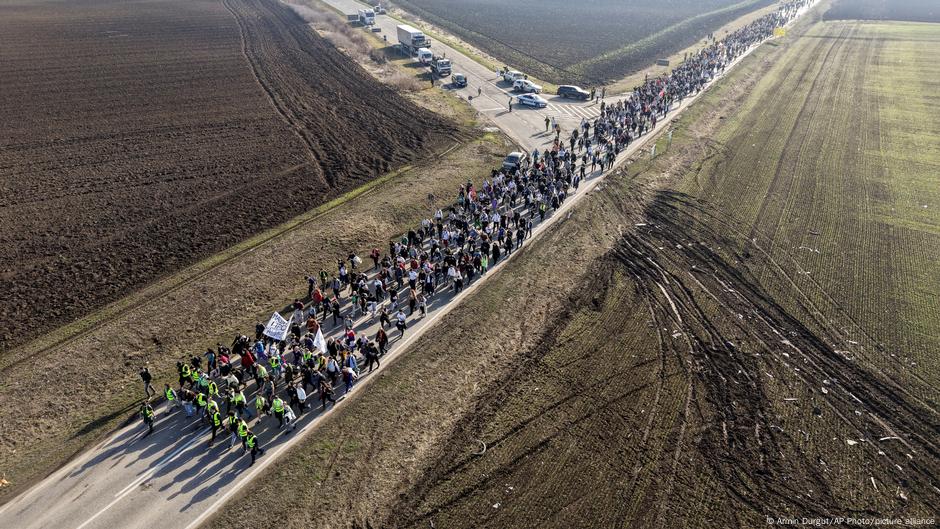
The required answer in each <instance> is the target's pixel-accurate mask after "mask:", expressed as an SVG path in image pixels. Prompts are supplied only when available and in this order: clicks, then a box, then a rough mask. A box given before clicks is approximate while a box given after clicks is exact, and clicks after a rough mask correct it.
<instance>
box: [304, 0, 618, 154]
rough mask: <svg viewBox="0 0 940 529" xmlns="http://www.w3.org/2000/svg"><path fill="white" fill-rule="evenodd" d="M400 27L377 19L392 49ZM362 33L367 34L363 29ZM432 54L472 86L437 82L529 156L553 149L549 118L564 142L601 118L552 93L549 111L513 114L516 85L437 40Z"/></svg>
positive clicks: (353, 5) (517, 109) (344, 1)
mask: <svg viewBox="0 0 940 529" xmlns="http://www.w3.org/2000/svg"><path fill="white" fill-rule="evenodd" d="M322 1H324V2H325V3H327V4H329V5H331V6H333V7H335V8H336V9H339V10H340V11H342V12H343V13H347V14H354V13H356V11H358V10H359V9H361V8H363V7H366V4H363V3H361V2H358V1H356V0H322ZM399 24H401V22H400V21H398V20H397V19H395V18H392V17H390V16H388V15H376V17H375V27H376V28H379V29H381V30H382V31H381V32H380V33H378V34H379V35H384V36H386V37H388V43H389V45H393V44H397V43H398V31H397V29H396V28H397V26H398V25H399ZM362 31H366V30H365V29H363V30H362ZM431 51H433V52H434V54H435V55H443V56H445V57H447V58H448V59H450V60H451V63H452V67H453V71H454V73H462V74H464V75H466V76H467V81H468V84H467V87H466V88H459V89H458V88H454V87H452V86H451V85H450V79H451V78H450V77H446V78H444V79H442V80H438V81H435V82H436V83H437V84H438V85H439V86H441V87H442V88H443V89H444V90H453V91H455V92H457V93H458V94H459V95H460V97H461V98H463V99H465V100H469V101H470V104H471V105H472V106H473V108H475V109H476V110H477V111H478V112H480V113H481V114H483V115H485V116H487V117H488V118H490V119H491V120H492V121H493V122H495V123H496V124H497V125H498V126H499V128H500V129H502V131H503V132H504V133H506V135H507V136H509V137H510V138H512V139H513V140H515V141H516V143H518V144H519V145H521V146H522V147H523V148H525V149H526V150H527V151H528V152H532V150H533V149H535V148H538V149H539V150H544V149H545V148H546V147H550V146H551V144H552V140H553V139H554V134H552V133H546V132H545V118H546V117H548V118H549V119H551V118H555V119H556V121H557V122H558V123H559V124H560V125H561V128H562V138H567V137H568V135H569V134H570V133H571V131H572V130H574V128H575V127H577V126H578V125H580V123H581V120H582V119H588V120H592V119H595V118H597V116H598V115H600V103H599V102H585V101H575V100H571V99H565V98H562V97H558V96H557V95H555V94H548V93H542V94H540V95H541V96H542V97H543V98H545V99H546V100H547V101H548V107H547V108H543V109H536V108H533V107H528V106H523V105H520V104H518V103H517V102H514V103H513V105H512V106H513V110H512V112H509V111H508V107H509V98H510V97H513V96H516V95H518V94H516V93H514V92H512V90H511V88H512V85H510V84H509V83H507V82H505V81H502V80H501V79H500V78H498V77H497V75H496V71H495V70H490V69H488V68H485V67H484V66H483V65H481V64H480V63H478V62H476V61H475V60H473V59H471V58H470V57H467V56H466V55H463V54H462V53H460V52H458V51H456V50H454V49H453V48H451V47H449V46H447V45H446V44H444V43H442V42H440V41H437V40H434V39H433V38H431ZM414 66H415V68H421V69H422V70H423V71H427V67H424V66H421V65H420V63H418V62H417V59H415V65H414ZM523 73H525V72H523ZM477 89H480V90H482V94H481V95H480V96H479V97H478V96H477ZM586 89H587V90H590V87H586ZM623 97H626V96H623V95H621V96H619V97H616V98H614V97H608V98H607V99H606V102H607V103H608V104H610V103H616V102H617V101H618V100H619V99H621V98H623ZM471 98H472V100H471Z"/></svg>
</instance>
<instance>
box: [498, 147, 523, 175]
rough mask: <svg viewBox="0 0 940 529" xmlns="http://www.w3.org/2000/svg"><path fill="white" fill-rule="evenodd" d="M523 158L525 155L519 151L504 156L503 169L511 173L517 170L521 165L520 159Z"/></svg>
mask: <svg viewBox="0 0 940 529" xmlns="http://www.w3.org/2000/svg"><path fill="white" fill-rule="evenodd" d="M523 158H525V154H523V153H521V152H519V151H513V152H511V153H509V155H508V156H506V159H505V160H503V169H507V170H510V171H512V170H513V169H517V168H518V167H519V166H520V165H521V164H522V159H523Z"/></svg>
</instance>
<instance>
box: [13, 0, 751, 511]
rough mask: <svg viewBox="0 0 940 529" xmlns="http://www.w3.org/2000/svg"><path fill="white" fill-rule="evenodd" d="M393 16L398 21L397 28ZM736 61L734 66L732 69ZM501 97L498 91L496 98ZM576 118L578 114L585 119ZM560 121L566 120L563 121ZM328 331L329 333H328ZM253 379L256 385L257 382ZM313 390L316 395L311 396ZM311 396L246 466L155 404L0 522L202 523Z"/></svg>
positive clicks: (479, 74) (432, 316)
mask: <svg viewBox="0 0 940 529" xmlns="http://www.w3.org/2000/svg"><path fill="white" fill-rule="evenodd" d="M329 1H330V2H331V3H334V4H335V5H337V6H341V8H342V9H347V8H349V9H352V8H354V2H351V0H329ZM350 12H352V11H350ZM380 19H385V20H382V23H383V24H384V23H386V20H391V19H388V18H387V17H380ZM389 23H391V22H389ZM394 25H395V24H392V26H393V28H394ZM745 55H746V54H745ZM447 56H448V57H449V58H451V59H452V60H453V61H454V63H455V64H456V65H457V66H456V68H457V69H458V70H460V69H463V70H464V72H465V73H466V74H467V75H468V77H470V79H471V89H472V90H473V92H474V93H476V89H475V88H474V86H476V85H475V83H480V82H484V81H485V86H486V88H484V92H485V93H486V94H488V95H487V96H485V97H483V98H480V99H482V101H478V99H477V98H474V103H475V105H480V107H483V108H480V107H478V108H479V109H480V110H481V111H483V112H484V113H485V114H486V115H488V116H490V117H491V118H492V119H493V121H494V123H495V124H496V125H497V126H499V127H500V128H502V129H503V130H505V131H507V133H509V134H510V135H512V136H515V137H517V139H518V141H520V143H522V144H523V146H525V147H526V148H532V147H534V146H540V145H543V144H544V143H545V140H546V138H542V137H541V136H540V135H539V134H538V133H533V130H535V131H539V130H544V121H543V119H544V118H543V117H542V115H543V114H541V113H539V112H535V111H532V112H516V111H513V112H512V114H509V113H506V112H502V111H499V110H497V109H496V108H495V107H491V108H486V107H487V105H493V104H495V103H494V102H495V101H501V100H502V98H504V97H505V98H506V99H507V100H508V97H506V96H505V94H503V95H498V93H501V92H502V90H501V89H500V88H499V87H498V86H496V85H495V84H494V83H493V82H492V81H494V79H495V72H487V71H486V69H485V68H483V67H482V66H480V65H479V64H477V63H475V62H474V61H472V60H470V59H468V58H466V57H462V56H460V55H459V54H457V53H456V52H453V51H452V50H450V51H448V53H447ZM742 58H743V57H742ZM738 60H740V58H739V59H738ZM736 62H737V61H735V63H732V65H730V66H729V68H728V70H729V71H730V70H731V68H733V66H734V65H735V64H736ZM474 65H476V66H474ZM481 86H482V85H481ZM497 97H498V98H500V99H496V98H497ZM695 99H697V97H695V98H688V99H686V100H685V101H683V102H682V104H681V105H679V106H677V107H676V108H675V109H674V110H673V111H672V112H670V113H669V115H667V116H666V118H664V119H662V120H661V121H660V122H659V123H658V125H657V127H656V132H658V131H661V130H663V129H664V128H665V127H668V126H669V124H670V123H671V121H672V120H673V119H675V118H676V117H677V116H678V115H680V114H681V112H682V111H684V110H685V108H686V107H687V106H688V105H689V104H691V103H692V102H693V101H694V100H695ZM487 101H488V102H489V103H487ZM570 119H572V120H574V119H575V118H570ZM576 122H580V119H579V118H578V119H577V120H576ZM562 123H563V125H562V126H563V127H564V122H562ZM539 126H540V127H541V128H539ZM651 136H652V135H650V134H648V135H646V136H644V137H642V138H640V139H639V141H635V142H633V143H632V144H631V145H630V147H629V148H628V149H626V150H625V151H623V152H622V153H621V154H620V156H619V158H618V165H619V163H622V162H623V160H624V159H626V158H627V157H629V156H631V155H633V154H635V153H636V152H637V151H638V150H640V149H643V148H644V143H645V140H646V139H647V138H649V137H651ZM603 176H604V175H603V174H601V173H600V172H597V173H594V174H593V175H590V176H589V178H588V179H587V180H586V181H585V182H584V183H583V184H582V185H581V186H580V189H578V192H577V193H575V194H573V195H571V197H570V198H569V199H568V200H566V201H565V203H564V204H563V205H562V207H561V208H560V209H559V210H557V211H555V212H554V213H553V214H552V215H551V216H550V217H548V218H546V220H545V222H543V223H541V224H539V225H538V226H536V227H535V229H534V231H533V238H536V237H538V236H539V235H540V234H541V233H542V232H544V230H546V229H547V228H548V227H550V226H551V225H552V224H554V223H556V222H564V220H565V219H566V218H567V212H568V211H569V210H570V208H572V207H573V206H574V205H575V204H576V203H577V202H579V201H580V200H581V199H583V198H584V197H585V196H587V195H588V194H589V193H591V192H592V191H593V190H594V189H595V188H596V187H597V185H598V184H600V183H601V182H602V181H603ZM526 244H529V243H528V242H527V243H526ZM360 250H362V249H360ZM516 255H518V252H513V253H512V254H511V255H510V256H509V257H508V258H507V259H504V260H503V261H502V262H501V263H500V264H498V265H497V266H496V267H495V268H493V269H491V270H490V272H489V273H488V275H487V276H484V277H483V278H481V279H477V280H476V281H475V282H474V283H473V284H471V285H470V286H469V287H468V288H466V289H465V290H464V291H462V292H461V293H460V294H458V295H457V296H454V295H453V293H452V292H450V291H448V292H447V293H446V294H443V295H438V296H435V298H434V300H433V301H432V302H431V304H430V306H429V308H430V312H429V315H428V316H427V317H426V318H424V319H420V320H419V319H417V318H410V319H409V328H408V330H407V331H406V333H405V337H404V338H403V339H398V338H397V336H398V332H397V331H395V330H390V331H389V336H390V337H391V338H392V339H393V341H392V343H391V349H390V353H389V354H388V355H386V356H385V357H383V359H382V367H381V368H380V369H379V371H380V370H381V369H384V368H385V367H386V366H387V365H388V363H389V361H390V360H393V359H394V357H395V356H396V355H398V354H400V353H401V352H402V351H404V350H406V349H407V347H408V345H409V344H410V343H411V342H412V341H413V340H415V339H416V338H417V337H418V336H420V335H421V334H423V333H424V332H425V331H426V330H427V329H428V328H430V327H431V326H433V324H434V322H435V321H436V320H437V319H439V318H440V317H442V316H443V315H444V314H446V313H447V312H448V311H449V310H450V309H451V308H453V307H454V306H455V305H456V304H457V302H459V301H460V300H461V299H462V298H463V297H465V296H467V295H470V294H471V293H472V292H473V291H475V290H476V289H477V288H481V287H483V286H484V285H485V284H486V282H487V278H488V277H490V276H492V275H493V274H494V273H496V272H498V270H499V269H500V268H501V267H502V266H503V265H504V264H505V262H506V261H507V260H508V259H513V258H515V256H516ZM368 263H369V260H368V259H366V264H368ZM376 328H377V325H376V324H372V323H370V322H369V321H368V319H367V318H360V319H359V321H358V322H357V330H367V332H368V334H369V335H370V336H372V335H374V333H375V330H376ZM330 330H331V329H330V327H329V325H326V326H325V331H330ZM245 331H247V329H246V330H245ZM330 334H333V333H329V334H327V335H328V336H329V335H330ZM377 372H378V371H377ZM371 380H373V378H372V377H371V376H369V375H366V376H364V377H363V378H362V379H361V380H360V381H359V382H358V383H357V385H356V386H355V387H354V388H353V390H352V393H351V394H350V395H349V396H344V398H343V399H342V400H340V402H339V403H338V404H337V407H340V406H348V405H355V394H356V392H359V391H368V385H369V383H370V381H371ZM251 386H252V389H253V386H254V384H253V383H252V384H251ZM161 388H162V381H161V383H160V384H159V386H158V387H157V389H158V391H159V390H160V389H161ZM340 394H342V389H341V388H338V390H337V395H338V396H339V395H340ZM313 400H315V398H313V399H311V401H313ZM311 401H308V402H311ZM313 404H314V405H315V406H316V408H315V409H314V411H312V412H308V413H307V414H305V415H303V416H301V417H300V419H299V420H298V424H299V427H298V428H297V430H296V431H293V432H290V433H288V432H287V431H286V430H281V431H278V430H277V429H276V424H277V423H276V420H275V419H273V418H271V417H267V418H265V419H263V420H262V424H261V425H258V424H257V423H256V421H257V419H255V420H252V421H251V427H252V429H253V430H254V431H255V432H256V434H257V435H258V438H259V439H260V442H261V446H262V447H263V448H264V449H265V450H266V452H265V454H264V455H263V456H261V457H260V458H259V460H258V462H257V463H256V464H255V465H254V466H253V467H250V468H249V467H248V464H249V462H250V458H249V457H248V456H247V455H246V454H244V453H242V451H241V447H240V446H236V447H235V448H233V449H228V439H227V438H226V437H222V438H221V439H216V443H215V445H214V447H212V448H208V447H207V441H208V439H209V433H208V430H207V429H206V428H204V427H203V426H202V425H200V424H199V423H198V422H197V421H195V420H191V419H190V420H187V419H186V417H185V416H184V415H183V414H182V413H181V412H180V411H178V410H177V411H174V412H173V413H172V414H170V415H166V414H165V408H164V406H162V405H161V406H160V407H158V408H157V414H158V420H157V423H156V431H155V433H153V434H152V435H146V428H145V427H144V425H143V424H142V423H141V421H139V420H138V421H134V423H133V424H131V425H130V426H128V427H125V428H122V429H120V430H119V431H117V432H115V433H114V434H113V435H111V436H109V437H108V438H107V439H105V440H104V441H102V442H101V443H99V444H98V445H96V446H94V447H92V448H90V449H89V450H88V451H87V452H85V453H84V454H82V455H80V456H79V457H77V458H76V459H74V460H72V461H70V462H69V463H68V464H66V465H65V466H64V467H63V468H62V469H60V470H59V471H57V472H55V473H53V474H52V475H51V476H49V477H48V478H46V479H45V480H43V481H42V482H40V483H38V484H37V485H35V486H34V487H33V488H31V489H29V490H28V491H26V492H25V493H23V494H21V495H20V496H18V497H16V498H13V499H12V500H11V501H9V502H8V503H6V504H5V505H3V506H2V507H0V527H10V528H14V527H15V528H23V529H30V528H48V527H56V528H78V529H90V528H115V527H120V528H130V527H147V528H155V527H161V528H162V527H173V528H183V527H185V528H189V527H196V526H198V525H199V524H200V523H201V522H202V521H203V520H204V519H205V518H206V517H207V516H209V515H210V514H211V513H212V512H213V511H214V510H215V509H217V508H219V507H220V506H221V505H222V504H223V503H224V502H225V501H226V500H227V499H228V498H230V497H231V496H232V495H233V494H235V493H236V492H237V491H239V490H240V489H241V488H242V487H244V486H245V485H246V484H247V483H249V481H250V480H251V479H252V478H253V477H254V476H256V475H257V474H258V473H259V472H260V471H262V470H263V469H264V468H265V467H266V466H267V465H268V464H270V463H271V462H273V461H274V460H275V459H276V458H277V457H278V456H279V455H280V454H281V453H282V452H283V451H284V450H285V449H286V448H287V447H289V446H291V445H293V444H295V443H297V442H298V441H300V440H301V439H302V438H303V437H304V436H307V435H311V434H314V433H313V432H315V430H316V426H317V424H318V423H319V421H320V420H321V418H322V417H323V414H322V413H321V412H320V410H319V401H316V402H314V403H313ZM333 409H334V407H333V406H331V407H330V409H329V410H330V411H328V412H327V413H332V410H333Z"/></svg>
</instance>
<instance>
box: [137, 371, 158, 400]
mask: <svg viewBox="0 0 940 529" xmlns="http://www.w3.org/2000/svg"><path fill="white" fill-rule="evenodd" d="M140 379H141V380H143V381H144V394H145V395H146V398H147V400H150V397H152V396H154V395H156V394H157V390H155V389H153V384H151V382H152V381H153V376H152V375H151V374H150V368H149V367H147V366H144V368H143V369H141V370H140Z"/></svg>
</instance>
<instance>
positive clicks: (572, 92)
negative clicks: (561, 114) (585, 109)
mask: <svg viewBox="0 0 940 529" xmlns="http://www.w3.org/2000/svg"><path fill="white" fill-rule="evenodd" d="M558 95H560V96H561V97H564V98H566V99H568V98H570V99H582V100H584V101H587V100H588V99H591V93H590V92H588V91H587V90H585V89H583V88H581V87H580V86H573V85H562V86H559V87H558Z"/></svg>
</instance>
